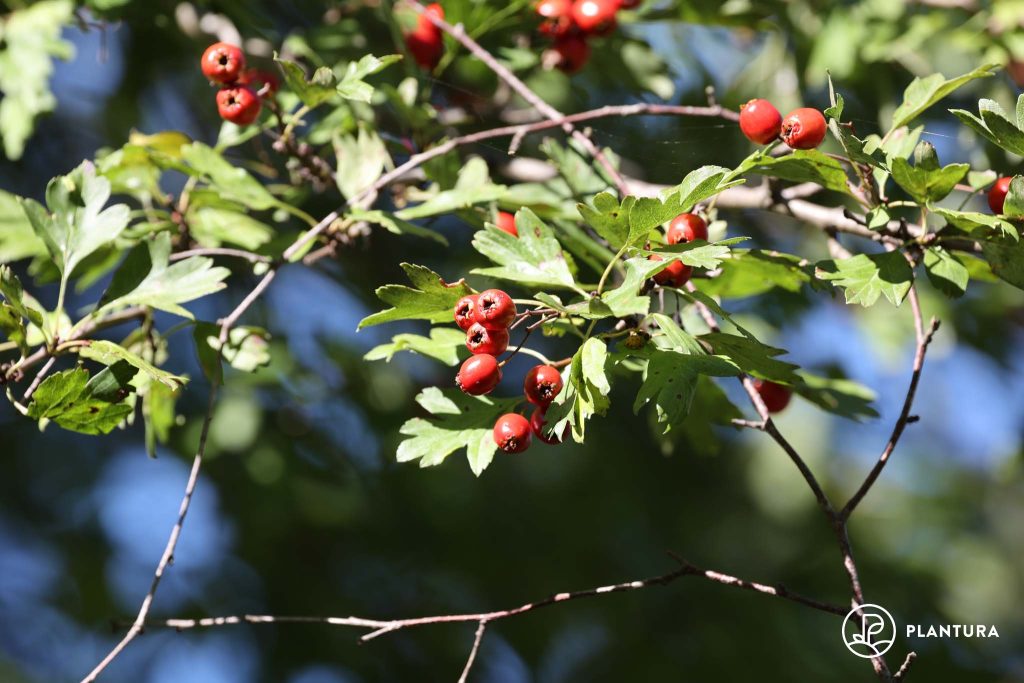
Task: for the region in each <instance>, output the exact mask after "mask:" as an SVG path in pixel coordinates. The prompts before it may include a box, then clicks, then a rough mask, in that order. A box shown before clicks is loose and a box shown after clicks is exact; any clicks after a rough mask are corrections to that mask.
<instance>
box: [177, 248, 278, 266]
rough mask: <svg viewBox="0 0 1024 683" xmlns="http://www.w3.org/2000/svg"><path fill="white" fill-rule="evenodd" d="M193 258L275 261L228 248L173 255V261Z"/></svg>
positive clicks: (257, 261) (259, 261)
mask: <svg viewBox="0 0 1024 683" xmlns="http://www.w3.org/2000/svg"><path fill="white" fill-rule="evenodd" d="M192 256H234V257H236V258H240V259H245V260H246V261H249V262H250V263H271V262H272V261H273V259H271V258H270V257H269V256H263V255H262V254H257V253H255V252H251V251H246V250H244V249H228V248H226V247H206V248H202V249H188V250H186V251H179V252H175V253H173V254H171V258H170V260H171V261H181V260H182V259H187V258H190V257H192Z"/></svg>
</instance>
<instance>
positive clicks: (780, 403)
mask: <svg viewBox="0 0 1024 683" xmlns="http://www.w3.org/2000/svg"><path fill="white" fill-rule="evenodd" d="M754 388H755V389H757V393H758V394H760V395H761V400H762V401H764V406H765V408H767V409H768V412H769V413H777V412H779V411H781V410H783V409H785V407H786V406H788V405H789V400H790V399H791V398H793V390H792V389H790V388H789V387H787V386H785V385H782V384H776V383H775V382H769V381H768V380H764V379H755V380H754Z"/></svg>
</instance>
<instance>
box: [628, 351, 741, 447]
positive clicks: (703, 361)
mask: <svg viewBox="0 0 1024 683" xmlns="http://www.w3.org/2000/svg"><path fill="white" fill-rule="evenodd" d="M637 355H644V356H647V366H646V368H645V369H644V374H643V384H641V385H640V390H639V391H638V392H637V395H636V400H635V401H634V402H633V412H634V413H639V412H640V409H641V408H642V407H644V406H645V405H648V404H650V403H653V405H654V407H655V410H656V411H657V419H658V422H659V423H661V424H663V425H665V429H664V433H668V432H669V431H671V430H672V428H673V427H679V426H680V425H681V424H682V423H683V420H685V419H686V416H687V415H688V414H689V412H690V405H691V404H692V402H693V397H694V395H695V393H696V390H697V381H698V379H699V378H700V376H701V375H708V376H714V377H735V376H738V375H739V374H740V370H739V368H738V367H737V366H736V365H735V364H734V363H733V362H732V361H730V360H729V359H728V358H722V357H719V356H710V355H707V354H706V353H704V352H703V351H702V352H701V353H696V354H692V353H679V352H677V351H661V350H647V349H645V350H644V351H643V352H638V354H637Z"/></svg>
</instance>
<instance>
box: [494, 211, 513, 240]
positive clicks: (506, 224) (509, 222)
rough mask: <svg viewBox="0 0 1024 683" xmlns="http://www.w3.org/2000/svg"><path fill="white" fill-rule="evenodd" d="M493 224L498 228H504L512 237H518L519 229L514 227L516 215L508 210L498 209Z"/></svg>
mask: <svg viewBox="0 0 1024 683" xmlns="http://www.w3.org/2000/svg"><path fill="white" fill-rule="evenodd" d="M495 225H497V226H498V229H499V230H504V231H505V232H507V233H508V234H510V235H512V236H513V237H519V229H518V228H517V227H516V217H515V216H513V215H512V214H510V213H509V212H508V211H499V212H498V219H497V220H496V221H495Z"/></svg>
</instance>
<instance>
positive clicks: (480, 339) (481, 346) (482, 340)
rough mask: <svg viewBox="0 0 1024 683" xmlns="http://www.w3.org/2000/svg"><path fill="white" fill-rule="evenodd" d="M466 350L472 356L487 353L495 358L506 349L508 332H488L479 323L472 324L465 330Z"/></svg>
mask: <svg viewBox="0 0 1024 683" xmlns="http://www.w3.org/2000/svg"><path fill="white" fill-rule="evenodd" d="M466 348H467V349H469V352H470V353H472V354H474V355H475V354H480V353H489V354H491V355H492V356H497V355H498V354H500V353H503V352H504V351H505V349H507V348H508V330H504V329H502V330H489V329H487V328H486V327H484V326H483V325H481V324H480V323H473V325H472V326H470V328H469V329H468V330H466Z"/></svg>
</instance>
